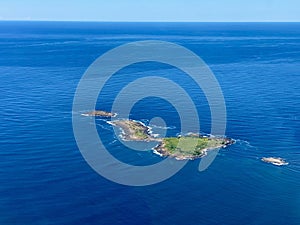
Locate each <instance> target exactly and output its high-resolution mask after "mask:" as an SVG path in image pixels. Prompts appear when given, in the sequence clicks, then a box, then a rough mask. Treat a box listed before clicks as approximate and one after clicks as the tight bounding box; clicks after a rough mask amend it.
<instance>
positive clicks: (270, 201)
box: [0, 22, 300, 225]
mask: <svg viewBox="0 0 300 225" xmlns="http://www.w3.org/2000/svg"><path fill="white" fill-rule="evenodd" d="M138 40H164V41H170V42H174V43H177V44H180V45H182V46H184V47H187V48H189V49H190V50H192V51H193V52H195V53H196V54H198V55H199V56H200V57H202V59H203V60H204V61H205V62H206V63H207V64H208V65H209V66H210V68H211V69H212V71H213V72H214V74H215V76H216V78H217V80H218V81H219V83H220V86H221V88H222V91H223V94H224V98H225V101H226V107H227V130H226V135H227V136H229V137H232V138H235V139H237V143H236V144H235V145H233V146H230V147H229V148H226V149H222V150H221V151H220V152H219V154H218V156H217V158H216V160H215V161H214V162H213V163H212V165H211V166H210V167H209V168H208V169H207V170H205V171H204V172H199V171H198V164H199V160H195V161H190V162H189V163H188V164H187V165H186V166H185V167H184V168H183V169H182V170H181V171H180V172H179V173H177V174H176V175H175V176H173V177H172V178H170V179H168V180H166V181H164V182H162V183H158V184H155V185H151V186H146V187H129V186H123V185H119V184H116V183H113V182H111V181H108V180H106V179H105V178H103V177H101V176H99V175H98V174H97V173H96V172H94V171H93V170H92V169H91V168H90V167H89V165H88V164H87V163H86V162H85V160H84V159H83V157H82V156H81V154H80V151H79V149H78V147H77V145H76V141H75V138H74V135H73V129H72V103H73V97H74V93H75V90H76V87H77V84H78V82H79V80H80V78H81V76H82V75H83V73H84V72H85V70H86V69H87V67H88V66H89V65H90V64H91V63H92V62H93V61H94V60H95V59H96V58H97V57H98V56H100V55H102V54H103V53H105V52H106V51H108V50H110V49H112V48H114V47H117V46H119V45H121V44H125V43H128V42H131V41H138ZM0 56H1V57H0V77H1V82H0V90H1V95H0V121H1V123H0V168H1V170H0V224H4V225H6V224H114V225H117V224H283V225H293V224H300V192H299V190H300V153H299V151H300V24H299V23H236V24H234V23H78V22H0ZM181 73H182V72H181V71H178V70H176V69H175V68H172V67H168V66H166V65H163V64H158V63H156V64H155V63H140V64H137V65H132V66H129V67H127V68H124V69H123V70H121V71H119V72H118V74H116V76H114V77H113V78H112V80H111V82H110V83H108V85H107V86H106V87H105V89H104V90H103V96H104V98H101V99H100V98H99V100H98V107H102V108H103V109H106V110H109V109H110V107H111V104H112V101H113V99H114V97H115V95H116V94H117V93H118V91H119V90H120V88H122V86H124V85H126V84H127V83H128V82H130V81H133V80H134V79H136V78H139V77H143V76H147V75H153V74H155V75H157V76H161V77H165V78H168V79H172V80H177V81H178V80H179V83H180V85H182V87H183V88H185V89H186V90H187V92H188V93H189V94H190V95H191V96H192V97H197V98H198V99H199V101H198V102H197V103H196V106H197V109H198V112H199V114H200V119H201V130H202V131H203V132H207V133H209V132H210V125H211V123H210V112H209V107H208V105H207V102H206V100H205V97H204V95H203V93H201V91H199V90H196V89H194V88H193V85H191V83H190V82H189V80H188V78H187V77H184V76H182V74H181ZM157 108H159V109H160V110H159V111H158V110H157ZM155 116H162V117H163V118H164V119H165V122H166V125H167V126H168V127H169V128H170V129H168V130H167V134H168V135H175V134H177V133H178V132H179V128H180V124H178V114H176V111H175V110H174V108H172V106H171V105H170V104H167V103H166V102H164V101H163V100H161V99H157V98H147V99H144V100H143V101H140V102H138V104H136V105H135V107H134V108H133V110H132V118H133V119H139V120H142V121H144V122H145V123H147V122H148V121H149V120H150V119H151V118H153V117H155ZM85 119H86V120H87V122H88V121H89V120H92V119H93V118H88V117H87V118H85ZM96 123H97V124H98V125H99V126H98V132H99V134H100V136H101V138H102V139H103V140H105V141H106V142H107V144H108V145H110V148H111V151H112V154H114V155H115V156H116V157H117V158H119V159H121V160H123V161H125V162H128V163H131V164H136V165H140V164H151V163H153V162H157V161H159V160H161V158H159V157H158V156H157V155H154V154H152V152H151V151H147V152H142V153H141V152H132V151H131V152H128V151H127V150H126V149H125V147H124V146H122V145H121V144H120V143H119V142H115V140H116V137H115V136H114V135H112V128H111V127H110V126H109V125H108V124H106V123H105V122H103V121H102V120H97V121H96ZM122 150H123V151H122ZM262 156H279V157H282V158H284V159H286V161H288V162H289V165H287V166H282V167H276V166H273V165H270V164H265V163H263V162H261V161H260V158H261V157H262ZM154 172H157V171H154Z"/></svg>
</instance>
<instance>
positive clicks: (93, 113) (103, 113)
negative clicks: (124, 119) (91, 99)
mask: <svg viewBox="0 0 300 225" xmlns="http://www.w3.org/2000/svg"><path fill="white" fill-rule="evenodd" d="M81 115H83V116H99V117H115V116H116V115H117V114H116V113H112V112H106V111H102V110H94V111H90V112H87V113H83V114H81Z"/></svg>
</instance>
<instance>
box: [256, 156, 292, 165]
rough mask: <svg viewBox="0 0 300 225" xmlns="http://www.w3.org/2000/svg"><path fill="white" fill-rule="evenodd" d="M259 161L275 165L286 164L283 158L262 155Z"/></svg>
mask: <svg viewBox="0 0 300 225" xmlns="http://www.w3.org/2000/svg"><path fill="white" fill-rule="evenodd" d="M261 161H263V162H266V163H272V164H273V165H275V166H283V165H287V164H288V163H287V162H286V161H284V159H282V158H276V157H262V158H261Z"/></svg>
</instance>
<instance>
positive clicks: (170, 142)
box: [109, 120, 235, 160]
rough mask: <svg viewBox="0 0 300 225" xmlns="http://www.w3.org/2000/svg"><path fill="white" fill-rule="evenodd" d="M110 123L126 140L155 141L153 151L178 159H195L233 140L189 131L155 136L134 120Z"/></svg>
mask: <svg viewBox="0 0 300 225" xmlns="http://www.w3.org/2000/svg"><path fill="white" fill-rule="evenodd" d="M109 123H110V124H112V125H114V126H118V127H120V128H121V130H122V138H123V139H124V140H127V141H157V142H158V144H157V145H156V147H154V148H153V151H154V153H156V154H158V155H160V156H169V157H174V158H176V159H178V160H184V159H190V160H192V159H196V158H201V157H203V156H205V155H206V153H207V151H209V150H213V149H217V148H221V147H223V148H225V147H226V146H228V145H231V144H234V143H235V141H234V140H233V139H230V138H225V137H214V136H210V137H208V136H201V135H199V134H193V133H190V134H188V135H187V136H178V137H165V138H155V137H153V136H152V135H151V129H150V128H149V127H147V126H146V125H145V124H143V123H141V122H138V121H135V120H114V121H110V122H109Z"/></svg>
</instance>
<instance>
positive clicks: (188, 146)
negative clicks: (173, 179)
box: [154, 134, 235, 160]
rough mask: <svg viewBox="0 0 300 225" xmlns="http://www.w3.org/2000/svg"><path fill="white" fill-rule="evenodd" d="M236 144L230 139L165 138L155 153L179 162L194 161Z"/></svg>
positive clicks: (199, 136)
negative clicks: (210, 151) (218, 149)
mask: <svg viewBox="0 0 300 225" xmlns="http://www.w3.org/2000/svg"><path fill="white" fill-rule="evenodd" d="M234 143H235V141H234V140H232V139H230V138H224V137H212V136H211V137H207V136H201V135H196V134H193V135H188V136H179V137H166V138H163V139H162V141H161V142H160V143H159V144H158V145H157V146H156V147H155V148H154V151H155V152H156V153H158V154H160V155H162V156H170V157H174V158H176V159H178V160H184V159H190V160H192V159H197V158H201V157H203V156H205V155H206V154H207V151H209V150H213V149H217V148H225V147H226V146H228V145H231V144H234Z"/></svg>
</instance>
